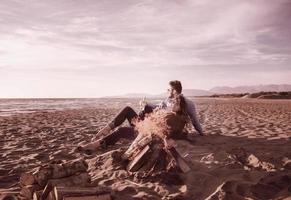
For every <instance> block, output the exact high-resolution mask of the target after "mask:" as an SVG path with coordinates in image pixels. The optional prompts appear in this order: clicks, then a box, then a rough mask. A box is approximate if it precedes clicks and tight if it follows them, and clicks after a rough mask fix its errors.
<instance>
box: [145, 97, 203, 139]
mask: <svg viewBox="0 0 291 200" xmlns="http://www.w3.org/2000/svg"><path fill="white" fill-rule="evenodd" d="M184 99H185V102H186V112H187V114H188V116H189V118H190V119H191V122H192V124H193V126H194V128H195V129H196V131H197V132H198V133H199V134H203V132H202V127H201V125H200V123H199V120H198V118H197V115H196V109H195V105H194V103H193V102H192V101H191V100H190V99H188V98H186V97H184ZM148 106H150V107H152V108H153V109H155V108H161V109H168V108H170V107H171V106H172V99H171V98H166V99H165V100H163V101H162V102H160V103H159V104H148Z"/></svg>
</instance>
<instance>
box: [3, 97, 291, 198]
mask: <svg viewBox="0 0 291 200" xmlns="http://www.w3.org/2000/svg"><path fill="white" fill-rule="evenodd" d="M194 102H195V103H196V107H197V112H198V116H199V119H200V120H201V123H202V126H203V128H204V130H205V134H206V136H204V137H201V136H197V135H195V133H194V130H192V132H193V133H192V134H191V136H190V138H191V141H184V140H179V141H177V144H178V146H177V149H178V151H179V152H180V154H181V155H183V156H184V157H185V159H186V160H187V161H188V162H189V164H190V166H191V171H190V172H189V173H187V174H178V175H177V174H168V175H167V176H165V175H164V174H161V175H160V176H159V175H157V176H155V177H151V178H141V177H140V176H139V174H138V173H136V174H130V173H128V172H127V171H126V170H124V168H123V167H122V166H121V165H119V164H118V161H116V155H119V154H121V153H122V152H123V151H124V150H125V149H126V148H127V147H128V146H129V144H130V141H128V140H122V141H121V142H119V143H118V144H116V145H115V146H111V147H109V148H108V149H107V150H106V151H104V150H102V151H98V152H96V153H94V154H92V155H89V156H88V155H83V154H80V153H76V152H74V151H73V147H74V146H76V145H77V144H78V143H80V142H82V141H90V140H91V138H92V137H93V136H94V134H95V133H96V132H97V131H98V130H99V129H100V128H101V127H102V126H104V125H105V124H106V123H107V122H108V121H109V120H111V119H112V118H113V117H114V115H115V114H116V113H117V112H118V111H119V110H120V109H121V108H122V107H123V106H125V105H130V106H132V107H134V108H135V109H136V110H137V107H138V105H137V103H138V100H137V99H126V100H120V99H111V100H108V99H107V100H104V102H102V101H101V100H100V101H99V102H98V104H96V105H95V104H94V106H92V105H90V104H88V106H87V107H80V108H75V109H67V108H66V109H63V110H57V111H47V110H41V109H38V110H37V111H35V112H33V113H17V114H15V115H12V116H1V117H0V188H9V187H17V181H18V179H19V176H20V174H21V173H22V172H24V171H27V170H29V169H32V168H34V167H37V166H39V165H40V164H46V163H48V162H51V161H53V160H71V159H74V158H79V157H84V158H86V161H87V162H88V163H89V173H90V175H91V177H92V181H93V182H94V183H95V184H98V185H104V186H108V187H110V188H112V189H113V190H114V191H115V194H116V195H117V196H118V199H161V198H164V199H246V198H250V199H284V198H287V197H290V196H291V141H290V137H291V101H288V100H256V99H204V98H201V99H194ZM8 103H9V102H8ZM104 105H106V107H103V106H104ZM124 125H125V126H126V125H127V123H125V124H124Z"/></svg>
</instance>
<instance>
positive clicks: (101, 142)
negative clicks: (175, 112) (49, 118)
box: [79, 80, 203, 150]
mask: <svg viewBox="0 0 291 200" xmlns="http://www.w3.org/2000/svg"><path fill="white" fill-rule="evenodd" d="M178 95H180V96H182V97H183V99H184V100H185V101H184V102H185V112H186V115H188V117H189V118H190V120H191V123H192V125H193V126H194V128H195V129H196V131H197V132H198V134H199V135H203V131H202V128H201V125H200V123H199V121H198V119H197V116H196V110H195V106H194V104H193V102H192V101H191V100H189V99H187V98H185V97H184V96H183V95H182V84H181V82H180V81H177V80H174V81H170V82H169V88H168V97H167V98H166V99H165V100H164V101H162V102H161V103H160V104H157V105H154V104H149V103H146V104H145V106H144V109H143V110H142V111H141V112H140V113H139V114H137V113H136V112H135V111H134V110H133V109H132V108H131V107H129V106H126V107H125V108H123V109H122V110H121V111H120V112H119V113H118V114H117V115H116V116H115V118H114V119H113V120H112V121H111V122H110V123H108V124H107V125H106V126H105V127H104V128H102V129H101V130H100V131H99V132H98V133H97V134H96V137H95V138H96V139H97V140H96V139H93V141H92V142H91V143H89V144H86V145H84V146H80V147H79V150H95V149H97V148H98V147H100V146H102V147H105V146H108V145H112V144H114V143H116V142H117V141H118V140H119V139H120V138H129V139H134V138H135V137H136V135H137V134H136V132H135V131H134V120H135V119H140V120H143V119H144V117H145V115H146V114H147V113H151V112H153V110H154V109H166V110H168V109H169V110H172V109H173V106H174V103H173V102H174V99H175V98H176V97H177V96H178ZM125 120H128V122H129V124H130V125H131V126H130V127H120V128H118V129H117V130H116V131H113V132H112V133H111V131H112V130H114V129H115V128H116V127H119V126H120V125H121V124H122V123H123V122H124V121H125Z"/></svg>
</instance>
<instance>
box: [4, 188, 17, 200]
mask: <svg viewBox="0 0 291 200" xmlns="http://www.w3.org/2000/svg"><path fill="white" fill-rule="evenodd" d="M18 195H19V188H18V187H15V188H9V189H0V200H14V199H15V200H16V199H18V198H17V196H18Z"/></svg>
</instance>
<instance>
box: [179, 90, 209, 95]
mask: <svg viewBox="0 0 291 200" xmlns="http://www.w3.org/2000/svg"><path fill="white" fill-rule="evenodd" d="M183 94H184V95H185V96H210V95H212V94H213V92H210V91H207V90H198V89H184V90H183Z"/></svg>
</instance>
